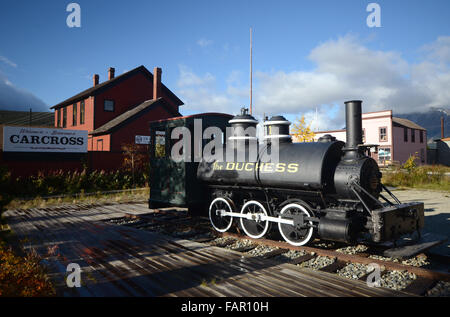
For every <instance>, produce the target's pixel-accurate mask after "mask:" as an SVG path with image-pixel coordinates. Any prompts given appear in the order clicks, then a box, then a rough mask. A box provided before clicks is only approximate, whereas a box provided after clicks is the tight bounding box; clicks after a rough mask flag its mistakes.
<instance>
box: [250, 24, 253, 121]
mask: <svg viewBox="0 0 450 317" xmlns="http://www.w3.org/2000/svg"><path fill="white" fill-rule="evenodd" d="M252 57H253V56H252V28H250V115H252V114H253V109H252V108H253V104H252V88H253V87H252V84H253V83H252V81H253V80H252V79H253V78H252V71H253V70H252V66H253V65H252V62H253V61H252Z"/></svg>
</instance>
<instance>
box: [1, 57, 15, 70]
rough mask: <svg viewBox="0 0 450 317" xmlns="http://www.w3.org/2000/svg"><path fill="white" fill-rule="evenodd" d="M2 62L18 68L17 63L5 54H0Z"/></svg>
mask: <svg viewBox="0 0 450 317" xmlns="http://www.w3.org/2000/svg"><path fill="white" fill-rule="evenodd" d="M0 62H2V63H5V64H6V65H9V66H11V67H14V68H17V64H16V63H14V62H12V61H11V60H9V59H8V58H6V57H5V56H0Z"/></svg>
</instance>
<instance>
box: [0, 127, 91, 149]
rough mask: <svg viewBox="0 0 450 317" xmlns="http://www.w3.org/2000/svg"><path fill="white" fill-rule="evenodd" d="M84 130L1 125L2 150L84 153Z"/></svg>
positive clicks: (85, 137) (85, 133) (85, 147)
mask: <svg viewBox="0 0 450 317" xmlns="http://www.w3.org/2000/svg"><path fill="white" fill-rule="evenodd" d="M87 139H88V133H87V131H85V130H63V129H47V128H33V127H3V151H4V152H60V153H86V152H87Z"/></svg>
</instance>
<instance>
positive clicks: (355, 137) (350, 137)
mask: <svg viewBox="0 0 450 317" xmlns="http://www.w3.org/2000/svg"><path fill="white" fill-rule="evenodd" d="M361 104H362V101H361V100H351V101H346V102H345V125H346V136H347V144H346V145H345V149H344V150H345V151H346V153H345V158H346V159H347V160H352V159H356V158H358V157H359V156H360V151H359V147H358V145H359V144H362V143H363V142H362V115H361Z"/></svg>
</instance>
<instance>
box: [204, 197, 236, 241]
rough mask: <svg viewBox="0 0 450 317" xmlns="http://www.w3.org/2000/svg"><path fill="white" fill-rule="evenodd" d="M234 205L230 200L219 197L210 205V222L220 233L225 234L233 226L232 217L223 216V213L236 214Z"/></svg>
mask: <svg viewBox="0 0 450 317" xmlns="http://www.w3.org/2000/svg"><path fill="white" fill-rule="evenodd" d="M234 210H235V208H234V204H233V202H232V201H231V200H230V199H228V198H223V197H217V198H216V199H214V200H213V201H212V202H211V205H209V220H210V221H211V224H212V226H213V227H214V229H216V230H217V231H219V232H225V231H228V229H230V227H231V225H232V224H233V218H232V217H231V216H224V215H222V213H223V212H234Z"/></svg>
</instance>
